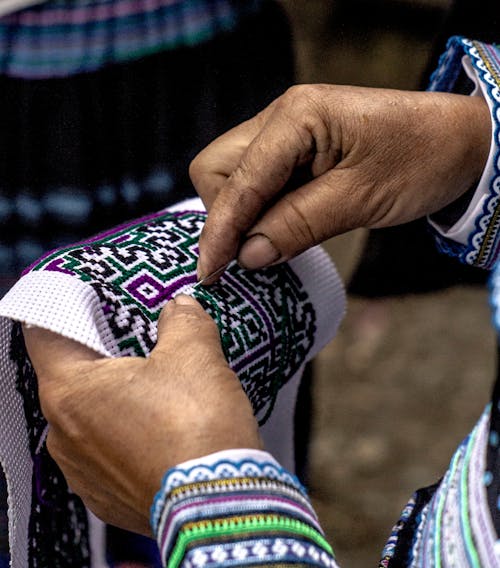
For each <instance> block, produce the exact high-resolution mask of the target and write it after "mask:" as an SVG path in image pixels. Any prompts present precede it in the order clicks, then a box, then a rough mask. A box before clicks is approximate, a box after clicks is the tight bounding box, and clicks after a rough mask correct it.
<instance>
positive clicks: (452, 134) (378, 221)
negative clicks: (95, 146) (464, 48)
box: [190, 85, 491, 277]
mask: <svg viewBox="0 0 500 568" xmlns="http://www.w3.org/2000/svg"><path fill="white" fill-rule="evenodd" d="M490 138H491V120H490V115H489V110H488V106H487V104H486V102H485V101H484V100H483V99H482V98H481V97H469V96H462V95H454V94H446V93H434V92H405V91H397V90H388V89H367V88H361V87H341V86H334V85H302V86H297V87H293V88H291V89H289V90H288V91H287V92H286V93H285V94H284V95H283V96H281V97H279V98H278V99H276V100H275V101H274V102H273V103H271V105H269V106H268V107H267V108H266V109H264V110H263V111H262V112H261V113H259V114H258V115H257V116H255V117H254V118H252V119H250V120H248V121H246V122H244V123H243V124H241V125H239V126H237V127H235V128H233V129H232V130H230V131H229V132H227V133H226V134H224V135H222V136H220V137H219V138H217V139H216V140H215V141H214V142H212V143H211V144H210V145H209V146H208V147H207V148H205V149H204V150H203V151H202V152H201V153H200V154H199V155H198V156H197V157H196V158H195V160H194V161H193V162H192V164H191V168H190V174H191V178H192V180H193V183H194V185H195V187H196V190H197V191H198V193H199V194H200V196H201V198H202V200H203V202H204V204H205V206H206V207H207V210H208V212H209V214H208V218H207V222H206V224H205V227H204V229H203V232H202V236H201V239H200V260H199V264H198V276H199V277H204V276H207V275H208V274H210V273H212V272H214V271H215V270H216V269H218V268H219V267H220V266H222V265H224V264H226V263H227V262H229V261H230V260H232V259H233V258H236V257H237V258H238V260H239V262H240V264H242V265H243V266H244V267H246V268H252V269H253V268H260V267H262V266H266V265H269V264H273V263H277V262H282V261H284V260H287V259H289V258H291V257H293V256H295V255H297V254H298V253H300V252H302V251H304V250H305V249H307V248H309V247H311V246H313V245H315V244H317V243H319V242H322V241H324V240H325V239H327V238H329V237H332V236H334V235H337V234H340V233H342V232H345V231H348V230H350V229H354V228H358V227H369V228H374V227H387V226H390V225H396V224H400V223H405V222H408V221H411V220H413V219H416V218H419V217H422V216H424V215H426V214H431V213H434V212H436V211H438V210H439V209H442V208H443V207H444V206H446V205H448V204H449V203H451V202H452V201H454V200H455V199H457V198H458V197H459V196H460V195H462V194H463V193H464V192H465V191H466V190H467V189H469V188H470V187H471V186H472V185H473V184H474V183H475V182H477V180H478V178H479V177H480V175H481V172H482V170H483V168H484V164H485V162H486V158H487V156H488V152H489V145H490ZM304 167H305V168H307V169H308V170H309V174H310V175H309V179H310V181H309V182H308V183H305V184H303V185H301V186H299V187H296V188H294V189H293V190H292V191H289V190H288V191H287V189H286V184H287V182H289V180H290V178H291V176H292V174H293V173H294V172H295V171H296V170H297V169H298V168H304Z"/></svg>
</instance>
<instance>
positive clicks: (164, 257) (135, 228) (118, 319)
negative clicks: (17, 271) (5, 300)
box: [31, 211, 316, 422]
mask: <svg viewBox="0 0 500 568" xmlns="http://www.w3.org/2000/svg"><path fill="white" fill-rule="evenodd" d="M205 218H206V214H204V213H201V212H199V211H185V212H163V213H159V214H155V215H151V216H148V217H145V218H143V219H139V220H136V221H134V222H132V223H131V224H126V225H122V226H120V227H118V228H116V229H113V230H111V231H108V232H106V233H102V234H100V235H97V236H96V237H93V238H92V239H89V240H88V241H86V242H84V243H79V244H77V245H73V246H70V247H66V248H64V249H60V250H58V251H55V252H53V253H49V254H48V255H46V256H45V257H44V258H42V260H40V261H38V262H37V263H36V265H34V266H32V267H31V270H48V271H58V272H63V273H66V274H71V275H73V276H75V277H77V278H79V279H81V280H82V281H85V282H88V283H89V285H90V286H92V287H93V288H94V290H95V292H96V294H97V295H98V297H99V299H100V307H101V310H102V313H103V315H104V316H105V319H106V322H107V325H108V327H109V330H110V332H111V334H112V337H113V345H112V346H111V348H110V351H111V352H112V354H113V355H115V356H120V355H121V356H124V355H137V356H147V355H148V353H149V352H150V351H151V349H152V348H153V347H154V345H155V343H156V321H157V319H158V317H159V315H160V312H161V309H162V307H163V306H164V305H165V303H166V302H167V301H168V300H170V299H171V298H172V297H174V296H175V295H176V293H178V292H180V291H183V290H185V291H189V290H191V288H190V287H191V285H192V284H194V283H195V282H196V263H197V260H198V239H199V236H200V233H201V229H202V227H203V224H204V222H205ZM191 293H192V295H193V296H194V297H195V298H196V299H197V300H198V301H199V302H200V303H201V304H202V305H203V307H204V308H205V310H206V311H207V312H208V313H209V314H210V315H211V316H212V317H213V319H214V320H215V322H216V323H217V326H218V328H219V332H220V336H221V341H222V346H223V349H224V353H225V355H226V358H227V360H228V362H229V364H230V366H231V368H232V369H233V370H234V371H235V372H236V373H237V375H238V377H239V379H240V381H241V383H242V386H243V388H244V390H245V392H246V394H247V396H248V397H249V399H250V401H251V403H252V406H253V409H254V412H255V414H256V415H257V416H258V417H259V419H260V421H261V422H264V421H265V420H266V419H267V417H268V416H269V413H270V412H271V410H272V407H273V404H274V401H275V399H276V395H277V393H278V390H279V389H280V388H281V386H283V384H285V383H286V382H287V381H288V380H289V379H290V378H291V377H292V376H293V375H294V373H295V372H296V371H297V370H298V369H299V368H300V366H301V365H302V364H303V363H304V361H305V360H306V356H307V354H308V352H309V350H310V349H311V347H312V345H313V342H314V333H315V330H316V326H315V320H316V317H315V312H314V308H313V306H312V304H311V302H310V301H309V299H308V296H307V294H306V292H305V291H304V289H303V286H302V284H301V282H300V280H299V279H298V278H297V276H296V275H295V273H294V272H293V271H292V270H291V269H290V268H289V267H288V266H286V265H280V266H274V267H270V268H267V269H264V270H261V271H256V272H250V271H245V270H243V269H242V268H241V267H239V266H237V265H236V264H234V265H232V266H230V267H229V268H228V270H227V271H226V273H225V274H224V275H223V276H222V278H221V280H220V282H219V283H217V284H215V285H213V286H210V287H200V288H196V289H195V290H192V291H191Z"/></svg>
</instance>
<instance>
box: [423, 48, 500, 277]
mask: <svg viewBox="0 0 500 568" xmlns="http://www.w3.org/2000/svg"><path fill="white" fill-rule="evenodd" d="M464 56H468V57H469V59H470V62H471V64H472V66H473V68H474V70H475V72H476V75H477V78H478V80H479V82H480V84H481V88H482V92H483V94H484V96H485V97H486V99H487V101H488V104H489V107H490V111H491V116H492V123H493V134H492V150H491V154H490V160H489V162H488V164H489V169H487V170H485V177H484V179H483V180H482V181H481V183H482V184H488V186H489V189H488V192H487V193H484V192H482V195H481V202H480V204H476V203H475V199H474V198H473V200H472V202H471V205H470V208H474V209H475V210H476V211H478V213H476V214H475V218H474V220H473V221H474V222H473V228H472V229H471V231H470V233H469V235H468V238H467V242H466V243H465V244H464V243H462V242H457V241H455V240H453V239H451V238H448V237H447V236H446V234H444V233H443V232H442V231H435V236H436V242H437V245H438V247H439V248H440V249H441V250H442V251H443V252H445V253H447V254H450V255H452V256H456V257H458V258H459V259H460V260H462V261H463V262H465V263H467V264H471V265H475V266H481V267H483V268H487V269H491V268H492V267H493V265H494V263H495V261H496V259H497V257H498V252H499V249H500V234H499V224H500V216H499V214H498V213H499V198H500V169H499V147H500V129H499V126H498V114H499V110H500V90H499V86H500V58H499V55H498V50H497V48H496V47H495V46H493V45H488V44H484V43H481V42H477V41H470V40H468V39H465V38H460V37H454V38H451V39H450V41H449V42H448V49H447V51H446V52H445V53H444V54H443V56H442V58H441V60H440V64H439V67H438V69H437V70H436V72H435V73H434V75H433V76H432V78H431V83H430V86H429V90H433V91H453V90H454V85H455V82H456V81H457V79H458V77H459V75H460V73H461V71H462V58H463V57H464ZM466 215H467V213H466ZM460 240H463V237H461V238H460Z"/></svg>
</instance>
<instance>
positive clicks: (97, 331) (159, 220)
mask: <svg viewBox="0 0 500 568" xmlns="http://www.w3.org/2000/svg"><path fill="white" fill-rule="evenodd" d="M201 209H202V207H201V202H200V201H199V200H198V199H195V200H190V201H188V202H184V203H183V204H181V205H178V206H176V207H173V208H171V209H169V210H167V211H164V212H160V213H158V214H154V215H150V216H148V217H145V218H142V219H140V220H137V221H133V222H131V223H128V224H125V225H122V226H120V227H118V228H116V229H113V230H110V231H107V232H105V233H102V234H100V235H98V236H96V237H94V238H92V239H89V240H87V241H85V242H83V243H80V244H78V245H74V246H69V247H65V248H63V249H60V250H58V251H54V252H52V253H49V254H47V255H46V256H45V257H43V258H42V259H40V260H39V261H37V262H36V263H35V264H34V265H33V266H31V267H30V269H29V270H28V271H26V272H25V274H24V276H23V277H22V278H21V280H20V281H19V282H18V283H17V284H16V286H15V287H14V288H13V289H12V290H11V291H10V292H9V293H8V294H7V295H6V296H5V297H4V298H3V299H2V301H1V302H0V315H1V316H3V318H2V319H1V320H0V322H1V325H0V348H1V349H2V357H1V360H0V365H1V382H0V389H1V390H2V401H3V402H4V404H5V406H6V411H5V413H2V416H0V431H1V432H3V433H5V435H4V436H2V438H1V440H0V458H1V462H2V465H3V467H4V469H5V472H6V477H7V483H8V490H9V506H10V508H9V515H10V517H9V537H10V544H11V554H12V561H13V564H14V565H15V566H20V567H22V566H27V565H30V566H47V565H50V566H51V567H55V568H57V567H58V566H61V567H62V566H78V567H82V568H83V567H84V566H87V565H90V556H91V544H90V540H89V536H88V529H87V518H86V512H85V509H84V507H83V505H82V504H81V503H80V501H79V500H78V499H77V498H76V497H75V496H74V495H71V494H70V492H69V491H68V490H67V488H66V486H65V483H64V479H63V478H62V476H61V474H60V472H59V471H58V469H57V467H56V466H55V464H54V463H53V462H52V460H51V459H50V456H48V454H47V452H46V450H45V446H44V433H45V429H44V428H45V421H44V419H43V416H42V415H41V412H40V409H39V405H38V397H37V393H36V377H35V374H34V372H33V369H32V368H31V365H30V363H29V361H28V360H27V358H26V355H25V350H24V345H23V341H22V334H21V333H20V326H19V324H18V323H13V320H15V321H17V322H19V321H23V322H26V323H30V324H34V325H38V326H40V327H44V328H46V329H50V330H52V331H54V332H57V333H60V334H62V335H65V336H66V337H69V338H72V339H75V340H77V341H79V342H81V343H83V344H85V345H87V346H88V347H90V348H92V349H94V350H95V351H97V352H99V353H101V354H102V355H104V356H111V357H116V356H124V355H140V356H147V355H148V353H149V352H150V351H151V349H152V347H153V346H154V344H155V341H156V322H157V319H158V317H159V315H160V311H161V308H162V307H163V305H164V304H165V303H166V302H167V301H168V299H170V298H171V297H173V296H174V295H175V294H177V293H180V292H185V293H190V294H192V295H194V296H195V297H196V298H197V299H198V300H199V301H200V302H201V304H202V305H203V306H204V307H205V309H206V310H207V311H208V312H209V313H210V314H211V315H212V317H213V318H214V319H215V321H216V322H217V325H218V327H219V330H220V334H221V340H222V345H223V348H224V352H225V354H226V357H227V358H228V360H229V363H230V365H231V367H232V368H233V369H234V370H235V371H236V372H237V374H238V376H239V378H240V380H241V382H242V385H243V388H244V389H245V391H246V392H247V394H248V396H249V398H250V401H251V402H252V405H253V408H254V411H255V413H256V415H257V417H258V418H259V420H260V421H261V422H262V423H263V422H266V421H267V424H265V425H264V426H263V428H262V433H263V436H264V438H265V440H266V442H267V445H268V447H271V448H273V449H272V451H273V453H276V454H277V456H278V457H279V459H280V461H282V462H283V463H284V464H285V465H286V466H287V467H289V468H293V455H292V454H291V450H290V448H291V447H292V442H293V428H292V427H291V418H288V419H286V418H285V419H284V418H283V417H284V416H285V415H286V414H287V413H288V414H289V415H290V416H291V415H293V412H292V411H293V405H294V401H295V395H296V388H297V386H298V382H299V380H300V375H301V372H302V369H303V366H304V364H305V362H306V361H307V360H309V359H310V358H311V357H312V356H314V354H315V353H317V351H318V350H319V349H320V348H321V347H322V346H323V345H324V344H325V343H326V342H327V341H329V340H330V339H331V338H332V337H333V335H334V334H335V331H336V328H337V326H338V324H339V322H340V320H341V317H342V315H343V312H344V294H343V289H342V285H341V283H340V281H339V279H338V276H337V274H336V272H335V269H334V267H333V265H332V264H331V262H330V261H329V259H328V257H327V256H326V254H325V253H324V252H323V251H322V250H321V249H318V248H316V249H313V250H311V251H309V252H307V253H304V254H303V255H301V256H300V257H298V258H297V259H294V260H293V261H291V262H290V263H288V264H287V265H283V266H279V267H272V268H269V269H266V270H263V271H259V272H253V273H251V272H245V271H243V270H242V269H241V268H239V267H238V266H237V265H233V266H231V267H230V268H229V269H228V271H227V274H226V275H224V276H223V278H222V280H221V283H220V284H217V285H214V286H212V287H210V288H201V289H196V290H193V288H192V285H193V284H194V282H195V280H196V276H195V269H196V261H197V256H198V249H197V241H198V237H199V234H200V231H201V228H202V226H203V222H204V218H205V214H204V212H203V211H202V210H201ZM280 391H281V392H280ZM273 409H274V411H273ZM28 535H29V536H30V538H29V545H28V538H27V537H28Z"/></svg>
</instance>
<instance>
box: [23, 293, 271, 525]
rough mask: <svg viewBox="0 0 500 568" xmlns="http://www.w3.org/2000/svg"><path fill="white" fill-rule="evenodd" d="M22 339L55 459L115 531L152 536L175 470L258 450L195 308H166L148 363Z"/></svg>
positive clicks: (32, 334) (212, 337)
mask: <svg viewBox="0 0 500 568" xmlns="http://www.w3.org/2000/svg"><path fill="white" fill-rule="evenodd" d="M24 334H25V339H26V346H27V348H28V352H29V355H30V357H31V360H32V363H33V365H34V367H35V370H36V372H37V376H38V384H39V395H40V402H41V405H42V410H43V413H44V415H45V417H46V419H47V420H48V422H49V424H50V430H49V434H48V438H47V447H48V450H49V452H50V454H51V455H52V457H53V458H54V459H55V460H56V462H57V463H58V465H59V466H60V468H61V469H62V471H63V473H64V475H65V477H66V479H67V481H68V484H69V486H70V487H71V488H72V490H73V491H75V492H76V493H77V494H78V495H80V497H81V498H82V499H83V501H84V502H85V504H86V505H87V507H89V509H91V510H92V511H93V512H94V513H95V514H97V516H99V517H100V518H102V519H103V520H104V521H106V522H108V523H111V524H114V525H116V526H119V527H122V528H126V529H129V530H132V531H135V532H140V533H143V534H150V532H151V531H150V527H149V507H150V506H151V503H152V501H153V497H154V495H155V493H156V491H158V489H159V488H160V484H161V479H162V476H163V474H164V473H165V471H166V470H167V469H168V468H170V467H172V466H174V465H176V464H178V463H180V462H183V461H185V460H188V459H191V458H195V457H201V456H203V455H206V454H209V453H212V452H215V451H219V450H223V449H229V448H239V447H245V448H260V446H261V442H260V438H259V434H258V429H257V424H256V421H255V419H254V417H253V414H252V409H251V406H250V403H249V401H248V399H247V397H246V395H245V394H244V392H243V390H242V388H241V385H240V383H239V381H238V380H237V378H236V375H235V374H234V373H233V372H232V371H231V370H230V368H229V367H228V365H227V363H226V360H225V359H224V355H223V353H222V349H221V345H220V341H219V334H218V330H217V327H216V325H215V323H214V322H213V321H212V319H211V318H210V317H209V316H208V315H207V314H206V313H205V312H204V311H203V309H202V308H201V306H200V305H199V304H198V303H197V302H196V301H195V300H193V299H191V298H188V297H186V296H180V297H178V298H176V300H175V302H174V301H171V302H170V303H169V304H167V306H166V307H165V309H164V310H163V313H162V315H161V318H160V322H159V326H158V343H157V345H156V347H155V348H154V349H153V351H152V352H151V355H150V356H149V357H148V358H140V357H124V358H119V359H106V358H102V357H101V356H99V355H97V354H96V353H95V352H94V351H91V350H89V349H88V348H86V347H84V346H82V345H80V344H78V343H76V342H74V341H71V340H68V339H65V338H63V337H61V336H59V335H56V334H53V333H51V332H48V331H45V330H41V329H37V328H29V329H25V330H24Z"/></svg>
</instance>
